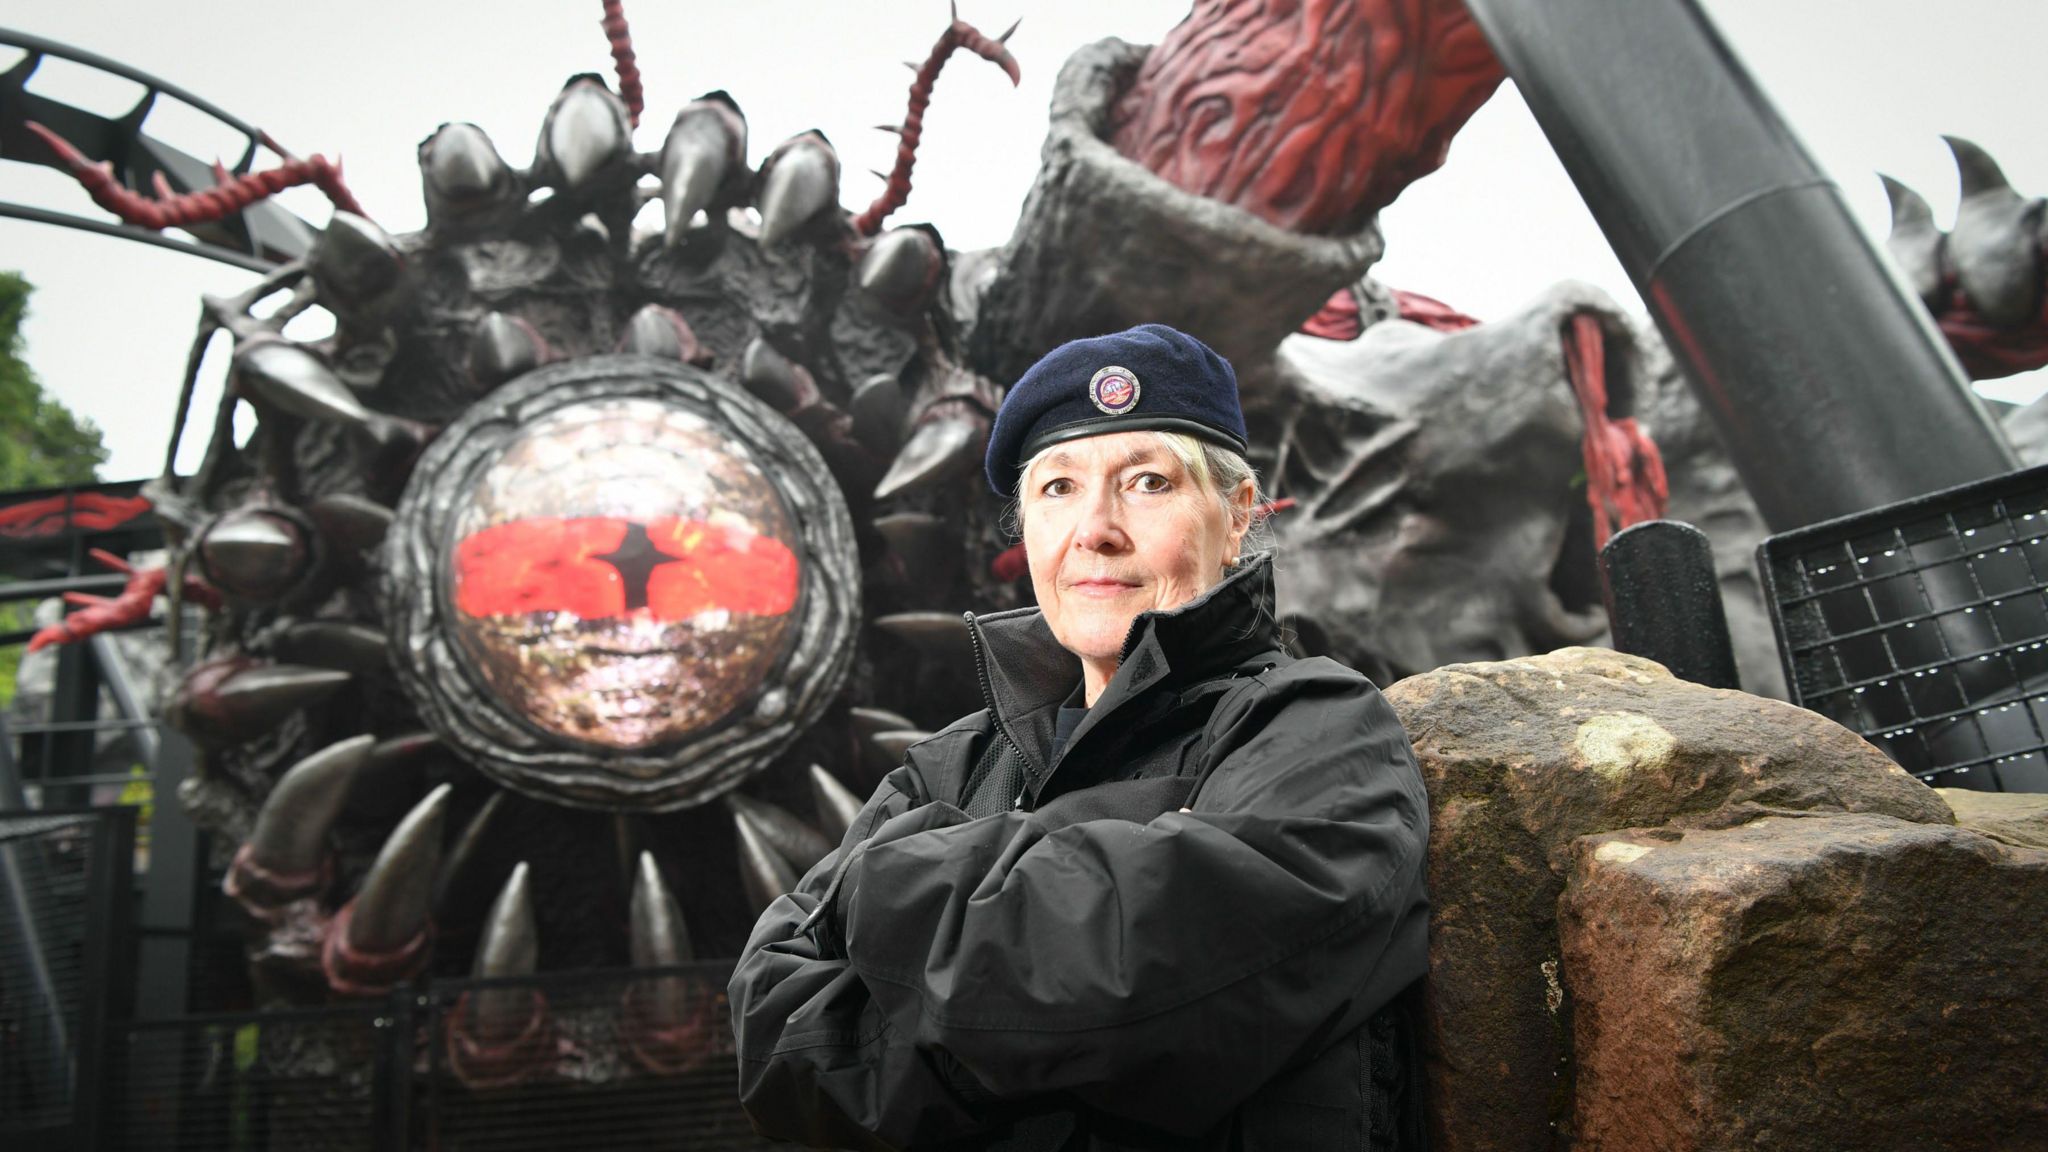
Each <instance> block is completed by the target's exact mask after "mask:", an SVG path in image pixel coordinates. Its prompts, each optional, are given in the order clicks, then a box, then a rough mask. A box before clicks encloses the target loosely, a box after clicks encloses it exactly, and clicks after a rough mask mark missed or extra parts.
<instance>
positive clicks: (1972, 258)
mask: <svg viewBox="0 0 2048 1152" xmlns="http://www.w3.org/2000/svg"><path fill="white" fill-rule="evenodd" d="M1942 139H1944V140H1947V141H1948V146H1949V150H1950V151H1951V152H1953V153H1955V158H1956V172H1957V174H1958V175H1959V177H1960V179H1961V183H1962V192H1963V196H1962V201H1961V203H1959V204H1958V205H1957V206H1956V226H1955V228H1954V230H1953V231H1951V232H1950V233H1949V236H1948V251H1949V256H1950V259H1951V260H1952V261H1953V262H1954V265H1955V269H1956V284H1957V286H1958V287H1960V288H1961V289H1962V290H1963V293H1964V295H1966V296H1968V297H1969V299H1970V306H1971V307H1973V308H1975V309H1976V310H1977V312H1978V313H1979V314H1981V315H1982V316H1983V317H1984V318H1985V319H1987V320H1989V321H1991V322H1992V323H1993V324H1995V325H1997V326H1999V327H2001V328H2015V327H2018V326H2020V325H2022V324H2025V323H2027V322H2028V321H2029V320H2031V319H2033V317H2034V315H2035V313H2036V312H2037V310H2038V309H2039V308H2040V297H2041V239H2042V236H2041V217H2042V209H2043V207H2044V202H2043V201H2040V200H2028V199H2026V198H2024V197H2022V196H2021V195H2020V194H2019V193H2017V192H2015V191H2013V190H2012V185H2010V184H2008V183H2006V180H2005V173H2004V172H2002V171H2000V170H1999V167H1998V162H1997V161H1995V160H1993V159H1992V158H1991V156H1990V154H1989V153H1987V152H1985V151H1984V150H1983V149H1982V148H1979V147H1977V146H1976V145H1975V144H1972V143H1970V142H1969V141H1968V140H1964V139H1962V138H1960V137H1956V136H1944V137H1942Z"/></svg>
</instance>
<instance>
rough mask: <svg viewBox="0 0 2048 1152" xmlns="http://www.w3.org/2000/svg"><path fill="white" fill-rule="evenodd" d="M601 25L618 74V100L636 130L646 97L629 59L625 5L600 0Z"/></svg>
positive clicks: (634, 64) (630, 34) (629, 36)
mask: <svg viewBox="0 0 2048 1152" xmlns="http://www.w3.org/2000/svg"><path fill="white" fill-rule="evenodd" d="M601 23H602V24H603V25H604V38H605V39H606V40H609V41H610V42H611V46H612V67H613V69H614V70H615V71H616V72H618V74H619V99H621V100H624V101H625V102H626V116H627V118H628V119H630V120H631V121H632V122H633V127H635V128H638V127H639V126H640V109H641V108H643V107H645V106H646V96H645V94H644V93H643V92H642V91H641V89H640V65H639V64H638V63H637V62H635V60H634V57H633V31H632V29H630V28H628V27H626V6H625V5H624V4H623V3H621V2H620V0H604V20H603V21H602V22H601Z"/></svg>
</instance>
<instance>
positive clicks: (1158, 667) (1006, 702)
mask: <svg viewBox="0 0 2048 1152" xmlns="http://www.w3.org/2000/svg"><path fill="white" fill-rule="evenodd" d="M967 625H968V627H967V631H968V635H969V636H970V637H972V639H973V641H974V658H975V663H976V666H977V667H978V668H979V669H980V672H981V690H982V696H983V699H984V702H985V703H986V704H987V705H988V708H989V712H990V713H991V715H992V716H993V717H994V720H995V723H996V727H997V729H998V730H999V731H1001V732H1002V733H1003V735H1004V737H1005V738H1007V739H1008V740H1009V741H1010V744H1011V745H1012V746H1013V747H1015V748H1016V749H1017V751H1018V752H1019V753H1020V754H1022V755H1023V757H1024V760H1025V763H1026V764H1027V766H1028V768H1027V775H1028V776H1029V778H1030V783H1031V784H1032V785H1033V786H1034V787H1036V785H1037V784H1039V783H1040V782H1042V781H1043V779H1044V778H1045V776H1046V775H1047V774H1048V772H1049V771H1050V768H1051V766H1050V765H1048V764H1047V763H1046V762H1045V749H1046V748H1047V746H1048V745H1049V744H1050V742H1051V737H1052V730H1053V719H1054V715H1055V714H1056V713H1057V711H1058V710H1059V706H1060V704H1062V703H1063V702H1065V701H1066V699H1067V698H1068V697H1069V696H1071V695H1072V694H1073V692H1074V689H1075V688H1076V687H1077V686H1078V685H1079V684H1080V683H1081V661H1080V658H1079V657H1077V656H1075V655H1074V654H1073V653H1072V652H1069V651H1067V650H1066V649H1065V648H1062V647H1061V646H1060V643H1059V641H1058V640H1056V639H1055V638H1054V637H1053V634H1052V628H1051V627H1050V626H1049V625H1047V624H1046V622H1045V614H1044V613H1043V612H1041V611H1040V610H1039V609H1037V608H1018V609H1014V610H1012V611H1008V612H994V613H990V614H988V615H985V616H976V615H975V614H973V613H971V612H970V613H968V614H967ZM1278 647H1280V643H1279V639H1278V633H1277V625H1276V623H1275V621H1274V617H1273V558H1272V555H1271V553H1260V554H1258V555H1256V556H1253V557H1250V558H1248V559H1246V560H1245V561H1244V562H1243V563H1241V564H1239V565H1238V566H1237V568H1236V569H1235V570H1234V571H1232V572H1231V573H1230V575H1228V576H1226V577H1224V578H1223V579H1222V580H1221V581H1219V582H1218V583H1217V584H1216V585H1215V587H1213V588H1210V589H1209V590H1208V591H1207V592H1204V593H1203V594H1202V595H1200V596H1197V597H1196V598H1195V599H1193V600H1190V601H1188V602H1187V603H1186V604H1183V605H1181V606H1180V607H1178V608H1173V609H1170V610H1168V611H1164V612H1141V613H1139V614H1138V617H1137V618H1136V619H1135V620H1132V621H1131V630H1130V633H1129V634H1128V635H1126V636H1125V638H1124V651H1123V657H1122V658H1121V659H1120V660H1119V661H1118V662H1117V670H1116V674H1115V675H1114V676H1112V677H1111V678H1110V681H1109V683H1108V684H1107V685H1105V686H1104V687H1103V690H1102V695H1101V697H1099V698H1098V699H1097V700H1096V701H1095V704H1094V706H1093V707H1091V708H1090V709H1089V711H1088V719H1087V720H1085V721H1083V722H1082V724H1081V727H1080V728H1078V729H1076V730H1075V732H1074V735H1073V738H1072V739H1071V740H1070V741H1069V744H1068V746H1069V747H1072V746H1073V745H1075V744H1078V743H1080V741H1081V739H1082V738H1083V737H1085V736H1086V735H1087V734H1088V731H1089V730H1090V729H1092V728H1094V727H1096V726H1097V724H1098V723H1100V722H1101V720H1102V719H1103V718H1104V717H1105V716H1107V715H1108V714H1110V713H1111V712H1114V711H1116V710H1117V709H1118V708H1120V707H1121V706H1123V705H1124V704H1126V703H1128V702H1129V701H1130V700H1132V699H1133V698H1135V697H1137V696H1138V695H1140V694H1142V693H1144V692H1145V691H1147V690H1148V689H1151V688H1153V687H1155V686H1158V685H1162V684H1164V685H1168V686H1169V687H1178V686H1180V685H1184V684H1192V683H1198V682H1200V681H1203V680H1207V679H1211V678H1213V677H1215V676H1218V675H1221V674H1223V673H1224V672H1227V671H1229V670H1230V669H1232V668H1235V667H1237V666H1238V665H1240V664H1242V663H1244V662H1245V661H1246V660H1249V659H1250V658H1251V657H1253V656H1256V655H1258V654H1259V653H1261V652H1270V651H1272V650H1274V649H1276V648H1278Z"/></svg>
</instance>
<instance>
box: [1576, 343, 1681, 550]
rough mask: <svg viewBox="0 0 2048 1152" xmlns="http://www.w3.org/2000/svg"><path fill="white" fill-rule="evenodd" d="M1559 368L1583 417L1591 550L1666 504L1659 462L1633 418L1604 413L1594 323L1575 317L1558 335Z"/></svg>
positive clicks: (1603, 364)
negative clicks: (1560, 345)
mask: <svg viewBox="0 0 2048 1152" xmlns="http://www.w3.org/2000/svg"><path fill="white" fill-rule="evenodd" d="M1564 357H1565V369H1566V372H1567V374H1568V375H1569V376H1570V377H1571V383H1572V392H1573V394H1574V395H1575V396H1577V397H1578V401H1579V409H1580V411H1581V412H1582V413H1584V415H1585V418H1586V438H1585V440H1584V441H1583V442H1582V444H1581V449H1582V451H1583V452H1584V454H1585V460H1586V501H1587V503H1589V504H1591V505H1592V508H1593V547H1594V549H1595V550H1596V551H1597V550H1598V549H1600V548H1603V547H1605V546H1606V544H1607V539H1608V537H1610V536H1612V535H1614V534H1615V533H1616V532H1619V531H1621V530H1622V529H1623V528H1627V527H1628V526H1630V525H1632V524H1640V523H1642V522H1643V521H1645V520H1655V519H1657V518H1659V517H1661V516H1663V515H1664V512H1665V510H1666V509H1667V508H1668V507H1670V503H1671V486H1670V484H1669V482H1668V481H1667V479H1666V477H1665V475H1664V457H1663V455H1662V454H1660V453H1659V452H1658V451H1657V445H1656V443H1655V442H1653V441H1652V440H1651V439H1650V437H1649V434H1648V433H1646V432H1644V431H1643V429H1642V426H1641V425H1639V424H1637V423H1636V421H1635V419H1634V418H1633V417H1619V418H1617V417H1611V416H1609V415H1608V414H1607V403H1608V396H1607V340H1606V337H1605V336H1604V335H1602V333H1601V331H1600V318H1599V317H1598V316H1596V315H1594V314H1593V313H1591V312H1579V313H1575V314H1574V315H1573V316H1572V318H1571V321H1570V323H1569V324H1567V325H1566V327H1565V330H1564Z"/></svg>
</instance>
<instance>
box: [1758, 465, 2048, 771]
mask: <svg viewBox="0 0 2048 1152" xmlns="http://www.w3.org/2000/svg"><path fill="white" fill-rule="evenodd" d="M1757 566H1758V568H1759V569H1761V571H1762V573H1763V577H1764V585H1765V596H1766V599H1767V600H1768V601H1769V602H1770V607H1771V619H1772V622H1773V624H1774V625H1775V626H1776V628H1777V632H1778V650H1779V653H1780V654H1781V655H1782V657H1783V658H1784V661H1785V682H1786V686H1787V689H1788V691H1789V692H1790V693H1791V696H1792V701H1793V703H1796V704H1802V705H1804V706H1806V707H1808V708H1811V709H1813V710H1814V711H1816V712H1819V713H1821V714H1822V715H1824V716H1827V717H1829V718H1831V719H1833V720H1835V721H1837V722H1838V723H1840V724H1842V725H1843V726H1844V727H1847V728H1849V729H1851V730H1853V731H1855V732H1857V733H1859V734H1861V735H1862V736H1864V737H1865V738H1866V739H1868V740H1870V741H1871V742H1872V743H1873V744H1875V745H1877V746H1878V747H1879V748H1881V749H1883V750H1884V752H1885V753H1886V755H1889V756H1890V757H1891V758H1892V759H1893V760H1895V761H1897V762H1898V763H1899V764H1900V766H1902V767H1904V768H1905V769H1906V770H1907V771H1909V772H1911V773H1913V774H1914V775H1915V776H1917V777H1919V778H1921V779H1923V780H1925V781H1927V782H1929V783H1931V784H1937V785H1942V786H1950V787H1959V788H1976V789H1981V790H1986V791H2007V792H2042V791H2048V599H2044V596H2048V467H2043V468H2029V469H2025V470H2022V471H2018V472H2013V473H2010V474H2008V475H2005V476H2001V477H1997V478H1995V479H1992V480H1987V481H1982V482H1979V483H1975V484H1967V485H1963V486H1961V487H1958V488H1952V489H1949V490H1947V491H1944V492H1937V493H1934V494H1932V495H1929V496H1925V497H1921V498H1919V499H1916V500H1909V501H1905V502H1902V503H1899V504H1893V505H1889V506H1887V507H1884V508H1879V509H1877V510H1875V511H1872V512H1867V513H1863V514H1860V515H1857V516H1851V517H1846V518H1844V519H1840V520H1832V521H1829V522H1827V523H1825V524H1817V525H1814V526H1812V527H1809V528H1801V529H1798V530H1797V531H1793V532H1786V533H1781V534H1780V535H1777V536H1773V537H1771V538H1770V539H1768V540H1766V541H1764V543H1763V545H1762V546H1761V547H1760V548H1759V549H1758V551H1757Z"/></svg>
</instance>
